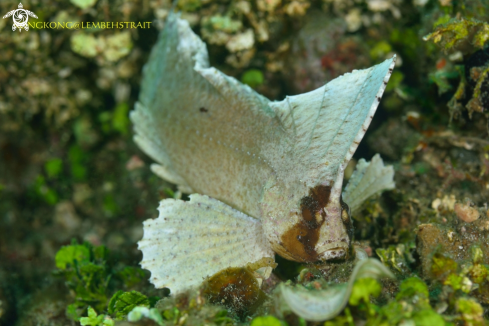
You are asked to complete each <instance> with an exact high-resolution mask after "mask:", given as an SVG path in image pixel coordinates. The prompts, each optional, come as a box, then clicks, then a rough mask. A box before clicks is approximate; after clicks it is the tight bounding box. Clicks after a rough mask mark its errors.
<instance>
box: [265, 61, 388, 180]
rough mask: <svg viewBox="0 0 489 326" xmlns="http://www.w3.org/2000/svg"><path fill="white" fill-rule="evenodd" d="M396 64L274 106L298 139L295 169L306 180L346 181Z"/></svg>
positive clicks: (359, 72)
mask: <svg viewBox="0 0 489 326" xmlns="http://www.w3.org/2000/svg"><path fill="white" fill-rule="evenodd" d="M394 64H395V56H394V57H393V58H391V59H388V60H386V61H384V62H383V63H381V64H379V65H376V66H373V67H371V68H368V69H364V70H356V71H353V72H351V73H347V74H345V75H343V76H340V77H338V78H336V79H334V80H332V81H331V82H329V83H328V84H326V85H324V86H323V87H320V88H318V89H316V90H314V91H311V92H309V93H305V94H301V95H296V96H287V97H286V98H285V99H284V100H283V101H281V102H272V103H270V107H271V108H272V109H273V111H274V112H275V114H276V116H277V118H278V119H280V121H281V124H282V126H283V127H284V128H285V129H286V132H287V134H288V135H289V136H290V137H291V138H292V139H293V144H294V145H293V147H294V148H293V150H292V153H293V161H291V162H290V164H294V166H295V167H296V168H297V167H303V169H304V170H303V171H302V174H303V176H302V180H303V181H304V182H306V183H307V184H308V185H310V186H314V185H316V184H317V183H318V182H326V181H331V182H335V180H337V179H341V180H342V175H343V171H344V169H345V167H346V165H347V164H348V162H349V161H350V159H351V157H352V155H353V153H354V152H355V150H356V148H357V147H358V144H359V143H360V141H361V139H362V138H363V136H364V135H365V132H366V130H367V128H368V126H369V124H370V121H371V120H372V117H373V115H374V113H375V111H376V109H377V106H378V104H379V101H380V98H381V97H382V94H383V92H384V90H385V86H386V85H387V82H388V80H389V77H390V76H391V73H392V69H393V67H394ZM282 164H286V162H282ZM301 169H302V168H301ZM296 171H297V170H296ZM339 174H341V178H338V176H339ZM339 187H340V188H341V184H340V185H339Z"/></svg>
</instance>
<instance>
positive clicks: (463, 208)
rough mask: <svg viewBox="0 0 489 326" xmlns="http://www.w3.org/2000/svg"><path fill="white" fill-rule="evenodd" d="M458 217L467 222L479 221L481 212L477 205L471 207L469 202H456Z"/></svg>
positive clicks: (455, 208)
mask: <svg viewBox="0 0 489 326" xmlns="http://www.w3.org/2000/svg"><path fill="white" fill-rule="evenodd" d="M453 210H454V211H455V214H457V217H458V218H459V219H460V220H462V221H464V222H467V223H472V222H474V221H477V220H478V219H479V217H480V213H479V211H478V210H477V208H475V207H471V206H470V205H469V204H461V203H456V204H455V206H454V207H453Z"/></svg>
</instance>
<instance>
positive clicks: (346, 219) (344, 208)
mask: <svg viewBox="0 0 489 326" xmlns="http://www.w3.org/2000/svg"><path fill="white" fill-rule="evenodd" d="M350 216H351V211H350V207H349V206H348V205H347V204H346V203H345V202H344V201H343V200H342V201H341V219H342V220H343V223H345V224H348V223H350Z"/></svg>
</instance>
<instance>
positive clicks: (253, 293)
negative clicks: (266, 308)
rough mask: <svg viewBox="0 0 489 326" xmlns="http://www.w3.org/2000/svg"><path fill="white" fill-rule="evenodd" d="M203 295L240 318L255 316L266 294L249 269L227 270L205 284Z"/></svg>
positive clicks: (212, 277)
mask: <svg viewBox="0 0 489 326" xmlns="http://www.w3.org/2000/svg"><path fill="white" fill-rule="evenodd" d="M203 294H204V296H206V297H207V299H208V300H209V302H211V303H213V304H220V305H222V306H224V307H226V308H227V309H230V310H232V311H233V312H235V313H236V314H237V315H238V316H246V315H250V314H253V313H254V312H255V311H256V309H257V308H258V307H259V306H261V305H262V304H263V302H264V301H265V299H266V297H267V296H266V294H265V293H264V292H263V291H262V290H260V285H259V283H258V281H257V279H256V278H255V276H254V275H253V273H252V272H250V271H249V270H248V269H247V268H232V267H231V268H226V269H225V270H223V271H220V272H218V273H216V274H215V275H213V276H211V277H210V278H209V279H208V280H206V281H205V282H204V285H203Z"/></svg>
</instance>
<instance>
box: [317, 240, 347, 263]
mask: <svg viewBox="0 0 489 326" xmlns="http://www.w3.org/2000/svg"><path fill="white" fill-rule="evenodd" d="M347 253H348V246H347V245H346V244H345V245H344V246H338V247H334V248H331V249H328V250H326V251H323V252H322V253H320V254H319V255H318V258H319V260H332V259H345V258H347Z"/></svg>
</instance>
